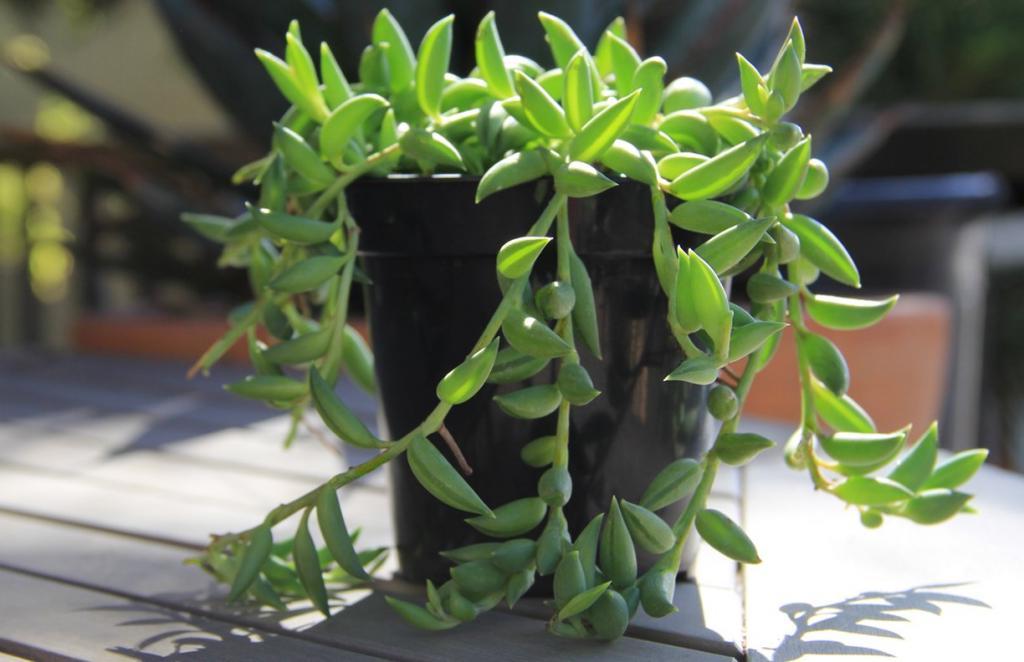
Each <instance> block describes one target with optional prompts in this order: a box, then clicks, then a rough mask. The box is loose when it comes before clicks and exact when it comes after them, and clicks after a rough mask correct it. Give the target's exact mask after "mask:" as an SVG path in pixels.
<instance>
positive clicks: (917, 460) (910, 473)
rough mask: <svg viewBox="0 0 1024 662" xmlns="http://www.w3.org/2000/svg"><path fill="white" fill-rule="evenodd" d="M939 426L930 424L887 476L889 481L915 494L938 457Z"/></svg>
mask: <svg viewBox="0 0 1024 662" xmlns="http://www.w3.org/2000/svg"><path fill="white" fill-rule="evenodd" d="M938 448H939V426H938V423H932V424H931V425H930V426H928V429H927V430H925V432H924V434H923V435H921V438H920V439H918V440H917V441H916V442H915V443H914V445H913V446H912V447H911V450H910V452H908V453H907V454H906V455H904V456H903V457H902V458H901V459H900V461H899V462H898V463H897V464H896V466H895V467H894V468H893V470H892V472H891V473H890V474H889V479H890V480H894V481H896V482H897V483H900V484H901V485H903V486H904V487H907V488H908V489H910V490H912V491H914V492H917V491H919V490H920V489H921V486H922V485H924V483H925V481H926V480H928V478H929V477H930V476H931V475H932V470H933V469H934V468H935V460H936V458H937V457H938V453H939V451H938Z"/></svg>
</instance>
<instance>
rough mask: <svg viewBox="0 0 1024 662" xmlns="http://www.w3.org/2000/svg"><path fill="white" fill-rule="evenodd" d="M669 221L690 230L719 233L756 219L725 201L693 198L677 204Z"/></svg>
mask: <svg viewBox="0 0 1024 662" xmlns="http://www.w3.org/2000/svg"><path fill="white" fill-rule="evenodd" d="M669 221H671V222H672V224H673V225H676V226H678V227H681V228H682V229H684V230H689V231H690V232H701V233H703V234H714V235H717V234H719V233H721V232H725V231H726V230H728V229H730V228H733V227H736V226H738V225H742V224H743V223H751V222H753V221H754V219H753V217H752V216H750V214H747V213H746V212H744V211H742V210H740V209H737V208H736V207H733V206H732V205H730V204H727V203H724V202H718V201H717V200H691V201H690V202H684V203H683V204H681V205H678V206H676V208H675V209H673V210H672V213H671V214H670V215H669Z"/></svg>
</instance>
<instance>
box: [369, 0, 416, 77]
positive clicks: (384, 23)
mask: <svg viewBox="0 0 1024 662" xmlns="http://www.w3.org/2000/svg"><path fill="white" fill-rule="evenodd" d="M372 37H373V42H374V44H382V43H386V44H388V48H387V49H386V51H385V54H386V57H387V62H388V72H389V75H390V79H389V83H390V86H391V91H392V92H400V91H402V90H404V89H405V88H406V87H408V86H409V84H410V83H412V81H413V77H414V74H415V71H416V57H415V56H414V55H413V52H412V45H411V44H410V43H409V38H408V37H406V36H405V31H404V30H403V29H402V26H401V25H399V24H398V20H397V19H395V17H394V16H392V14H391V12H389V11H388V10H387V9H382V10H380V12H379V13H378V14H377V18H376V19H374V21H373V33H372Z"/></svg>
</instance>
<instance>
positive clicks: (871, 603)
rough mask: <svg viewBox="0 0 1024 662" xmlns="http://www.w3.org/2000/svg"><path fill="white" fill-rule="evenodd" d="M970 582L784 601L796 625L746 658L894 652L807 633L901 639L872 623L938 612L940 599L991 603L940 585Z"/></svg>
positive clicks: (980, 604) (755, 660) (977, 604)
mask: <svg viewBox="0 0 1024 662" xmlns="http://www.w3.org/2000/svg"><path fill="white" fill-rule="evenodd" d="M969 584H970V583H969V582H961V583H952V584H930V585H926V586H918V587H914V588H909V589H906V590H903V591H865V592H863V593H861V594H859V595H855V596H854V597H852V598H847V599H845V600H840V601H838V602H833V603H831V604H826V605H817V606H816V605H810V604H807V603H805V602H793V603H790V604H787V605H783V606H781V607H779V611H781V612H783V613H784V614H786V616H788V617H789V619H790V620H791V621H792V622H793V625H795V626H796V630H795V631H794V632H793V633H792V634H788V635H786V636H785V638H783V639H782V641H781V642H780V643H779V645H778V647H777V648H776V649H775V652H774V654H773V655H772V656H771V658H768V657H766V656H765V655H764V654H763V653H761V652H758V651H750V652H749V658H748V659H749V660H751V661H752V662H759V661H763V660H768V659H770V660H772V662H785V661H787V660H796V659H800V658H801V657H802V656H804V655H877V656H879V657H895V656H894V655H893V654H891V653H888V652H886V651H884V650H882V649H880V648H873V647H870V646H864V645H854V644H848V643H844V642H842V641H838V640H837V638H833V639H818V638H814V639H811V638H810V637H812V636H814V635H821V634H826V633H833V634H844V635H863V636H868V637H879V638H884V639H902V638H903V636H902V635H901V634H899V633H898V632H896V631H895V630H893V629H889V628H888V627H882V626H881V625H877V624H875V623H876V622H878V623H897V622H904V623H905V622H907V621H909V620H910V616H911V614H910V613H908V612H927V613H930V614H934V615H936V616H939V615H941V614H942V605H943V604H960V605H966V606H972V607H984V608H986V609H991V606H990V605H988V604H987V603H985V602H982V601H981V600H977V599H975V598H971V597H968V596H965V595H957V594H956V593H950V592H946V591H945V590H943V589H955V588H959V587H963V586H968V585H969Z"/></svg>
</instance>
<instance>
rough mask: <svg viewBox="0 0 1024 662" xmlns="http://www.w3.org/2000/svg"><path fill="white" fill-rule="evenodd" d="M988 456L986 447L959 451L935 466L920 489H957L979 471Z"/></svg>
mask: <svg viewBox="0 0 1024 662" xmlns="http://www.w3.org/2000/svg"><path fill="white" fill-rule="evenodd" d="M987 457H988V450H987V449H984V448H974V449H972V450H968V451H962V452H960V453H957V454H956V455H954V456H953V457H951V458H949V459H948V460H946V461H945V462H942V463H941V464H940V465H939V466H937V467H935V470H934V471H933V472H932V475H931V476H929V477H928V478H927V480H925V481H924V484H923V485H921V487H920V489H922V490H931V489H938V488H947V489H955V488H957V487H960V486H961V485H963V484H964V483H966V482H967V481H969V480H970V479H971V478H973V477H974V474H976V473H978V470H979V469H981V466H982V465H983V464H985V459H986V458H987Z"/></svg>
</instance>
